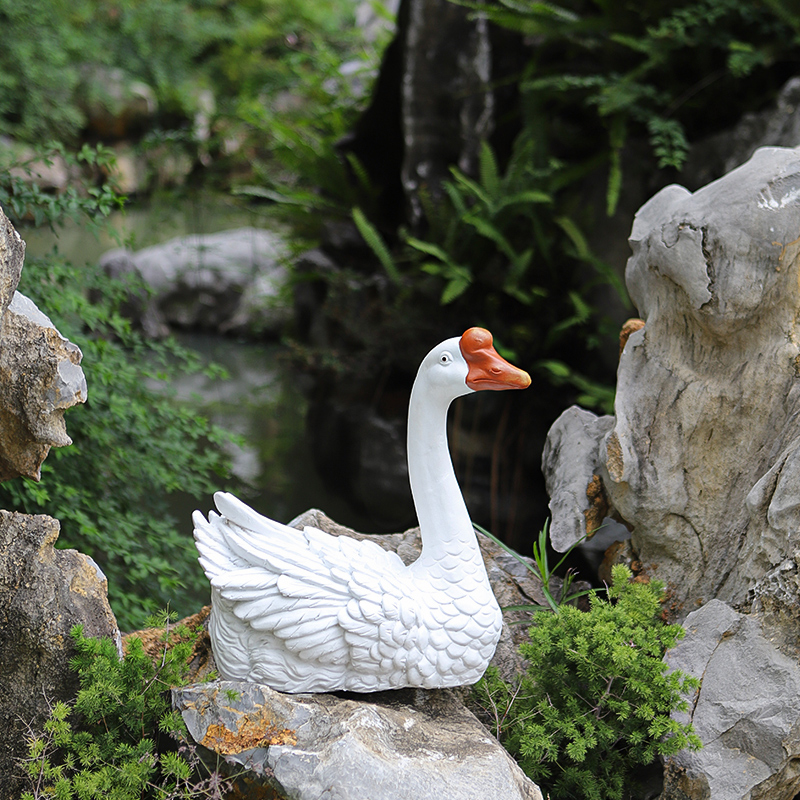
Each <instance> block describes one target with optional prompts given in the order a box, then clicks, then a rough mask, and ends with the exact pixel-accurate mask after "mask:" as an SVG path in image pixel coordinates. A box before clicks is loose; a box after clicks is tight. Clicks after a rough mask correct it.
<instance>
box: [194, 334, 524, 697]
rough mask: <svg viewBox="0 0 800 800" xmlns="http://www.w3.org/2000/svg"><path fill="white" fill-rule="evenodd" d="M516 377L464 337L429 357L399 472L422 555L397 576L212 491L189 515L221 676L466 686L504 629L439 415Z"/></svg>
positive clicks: (299, 685)
mask: <svg viewBox="0 0 800 800" xmlns="http://www.w3.org/2000/svg"><path fill="white" fill-rule="evenodd" d="M530 382H531V379H530V376H529V375H528V373H527V372H524V371H523V370H521V369H517V367H514V366H512V365H511V364H509V363H508V362H507V361H505V360H504V359H503V358H501V357H500V356H499V355H498V354H497V352H496V351H495V349H494V347H493V346H492V335H491V334H490V333H489V331H486V330H484V329H482V328H470V329H469V330H468V331H466V333H464V335H463V336H460V337H455V338H452V339H448V340H447V341H445V342H442V343H441V344H440V345H438V347H435V348H434V349H433V350H431V351H430V353H428V355H427V356H426V357H425V359H424V360H423V362H422V364H421V366H420V368H419V372H418V373H417V377H416V380H415V381H414V387H413V389H412V391H411V401H410V403H409V410H408V471H409V477H410V481H411V491H412V494H413V496H414V504H415V507H416V510H417V516H418V519H419V525H420V532H421V536H422V553H421V554H420V556H419V558H418V559H417V560H416V561H415V562H414V563H413V564H411V565H410V566H405V565H404V564H403V562H402V561H401V560H400V558H399V556H398V555H397V554H396V553H393V552H388V551H386V550H384V549H383V548H381V547H380V546H378V545H377V544H375V543H374V542H371V541H357V540H355V539H351V538H349V537H348V536H332V535H330V534H327V533H323V532H322V531H320V530H317V529H316V528H311V527H306V528H305V529H304V530H302V531H300V530H297V529H295V528H290V527H288V526H286V525H282V524H280V523H278V522H273V521H272V520H271V519H268V518H266V517H263V516H261V515H260V514H258V513H256V512H255V511H253V510H252V509H251V508H249V507H248V506H246V505H245V504H244V503H242V502H241V501H240V500H238V499H237V498H236V497H234V496H233V495H231V494H227V493H223V492H218V493H217V494H216V495H215V496H214V500H215V503H216V506H217V509H218V510H219V514H217V513H215V512H214V511H212V512H210V514H209V516H208V519H207V520H206V519H205V518H204V517H203V515H202V514H201V513H200V512H199V511H195V513H194V515H193V521H194V525H195V532H194V536H195V540H196V543H197V549H198V551H199V553H200V563H201V565H202V567H203V569H204V570H205V573H206V575H207V576H208V578H209V580H210V581H211V589H212V611H211V616H210V621H209V632H210V636H211V645H212V649H213V652H214V657H215V660H216V663H217V667H218V670H219V673H220V675H221V676H222V677H223V678H226V679H228V680H239V681H251V682H256V683H263V684H266V685H268V686H271V687H272V688H274V689H277V690H278V691H282V692H325V691H335V690H345V691H354V692H372V691H379V690H383V689H399V688H401V687H405V686H414V687H422V688H426V689H433V688H440V687H445V686H461V685H464V684H470V683H475V682H476V681H477V680H478V679H479V678H480V677H481V675H482V674H483V673H484V671H485V669H486V667H487V666H488V664H489V661H490V659H491V658H492V656H493V655H494V650H495V647H496V645H497V641H498V639H499V637H500V629H501V624H502V617H501V612H500V608H499V607H498V605H497V601H496V600H495V597H494V594H493V593H492V589H491V587H490V585H489V579H488V577H487V575H486V568H485V566H484V563H483V558H482V556H481V552H480V548H479V547H478V542H477V539H476V537H475V531H474V529H473V527H472V523H471V522H470V518H469V515H468V513H467V508H466V506H465V504H464V500H463V498H462V496H461V491H460V489H459V486H458V482H457V481H456V477H455V473H454V472H453V465H452V462H451V460H450V453H449V450H448V445H447V409H448V407H449V406H450V403H451V402H452V401H453V400H454V399H455V398H456V397H459V396H461V395H466V394H470V393H472V392H473V391H480V390H483V389H524V388H526V387H527V386H529V385H530Z"/></svg>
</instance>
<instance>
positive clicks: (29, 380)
mask: <svg viewBox="0 0 800 800" xmlns="http://www.w3.org/2000/svg"><path fill="white" fill-rule="evenodd" d="M24 257H25V243H24V242H23V241H22V239H21V238H20V236H19V234H18V233H17V232H16V231H15V230H14V228H13V226H12V225H11V223H10V222H9V221H8V219H7V218H6V216H5V215H4V214H3V212H2V209H0V480H8V479H10V478H15V477H18V476H20V475H24V476H26V477H29V478H33V479H34V480H38V479H39V473H40V467H41V465H42V462H43V461H44V459H45V458H46V457H47V454H48V453H49V451H50V448H51V447H64V446H65V445H68V444H71V443H72V440H71V439H70V438H69V436H68V435H67V429H66V425H65V422H64V412H65V410H66V409H67V408H70V407H71V406H74V405H75V404H76V403H83V402H85V401H86V394H87V392H86V378H85V377H84V374H83V370H81V368H80V362H81V358H82V354H81V351H80V349H79V348H78V347H76V346H75V345H74V344H72V343H71V342H69V341H67V340H66V339H65V338H64V337H63V336H61V334H60V333H59V332H58V331H57V330H56V328H55V327H54V325H53V323H52V322H51V321H50V320H49V319H48V318H47V317H46V316H45V315H44V314H43V313H42V312H41V311H39V309H38V308H37V307H36V306H35V305H34V304H33V303H32V302H31V301H30V300H29V299H28V298H27V297H25V296H24V295H21V294H20V293H19V292H17V291H16V287H17V284H18V283H19V278H20V275H21V273H22V262H23V259H24Z"/></svg>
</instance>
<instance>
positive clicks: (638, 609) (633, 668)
mask: <svg viewBox="0 0 800 800" xmlns="http://www.w3.org/2000/svg"><path fill="white" fill-rule="evenodd" d="M662 591H663V586H662V585H661V584H659V583H658V582H656V581H652V582H650V583H640V582H635V581H633V580H632V575H631V572H630V570H629V569H628V568H627V567H626V566H624V565H618V566H616V567H614V570H613V583H612V585H611V587H610V588H609V589H608V597H607V599H604V598H603V597H601V595H600V594H599V593H597V594H593V595H591V596H590V599H589V602H590V610H589V611H586V612H585V611H581V610H579V609H578V608H575V607H573V606H569V605H563V604H562V605H560V606H559V608H558V611H557V613H551V612H550V611H539V612H537V613H536V614H535V615H534V625H533V626H532V627H531V629H530V631H529V636H530V641H529V642H525V643H523V644H522V645H521V647H520V652H521V654H522V655H523V656H524V657H525V658H526V660H527V662H528V664H529V665H530V666H529V667H528V669H527V672H526V673H525V674H524V675H523V676H522V677H521V678H520V680H519V681H518V682H517V683H516V684H515V685H509V684H507V683H506V682H505V681H503V680H502V679H501V678H500V677H499V675H498V673H497V671H496V670H489V671H487V674H486V675H485V676H484V678H483V679H482V680H481V681H480V683H479V684H478V685H477V686H476V690H475V696H476V700H477V702H478V703H479V705H480V706H481V707H482V709H483V710H484V712H485V713H486V714H488V715H489V716H490V717H491V719H492V720H493V723H494V727H495V733H496V734H497V736H498V738H499V739H500V740H501V741H502V742H503V744H504V745H505V746H506V748H507V749H508V750H509V752H511V754H512V755H514V757H515V758H516V759H517V760H518V761H519V764H520V766H521V767H522V768H523V770H525V772H526V773H527V774H528V775H529V776H530V777H531V778H532V779H533V780H535V781H537V782H539V783H540V784H541V785H542V786H543V787H544V788H546V790H547V791H548V792H549V793H550V797H551V798H553V800H560V799H561V798H564V799H571V798H581V800H622V798H623V797H624V791H625V789H626V788H629V787H630V785H631V782H632V780H633V774H634V770H635V769H636V768H637V767H638V766H642V765H647V764H650V763H652V762H653V761H654V760H655V759H656V758H658V757H659V756H664V755H671V754H674V753H676V752H678V751H679V750H682V749H684V748H687V747H688V748H690V749H692V750H696V749H698V748H699V747H700V746H701V743H700V740H699V738H698V737H697V735H696V734H695V733H694V730H693V728H692V726H691V724H683V723H680V722H678V721H677V720H675V719H673V718H672V717H671V716H670V715H671V713H672V712H673V711H675V710H686V708H687V703H686V700H685V697H684V696H685V695H686V694H687V693H688V692H690V691H691V690H693V689H695V688H696V687H697V686H698V683H699V682H698V681H697V680H696V679H695V678H693V677H691V676H687V675H685V674H684V673H682V672H680V671H679V670H672V671H668V667H667V665H666V664H665V663H664V661H663V656H664V653H665V652H666V651H667V650H668V649H669V648H670V647H672V646H674V645H675V643H676V642H677V641H678V640H679V639H680V638H682V636H683V635H684V630H683V628H681V626H680V625H667V624H664V622H663V621H662V620H661V618H660V612H661V606H660V602H659V601H660V597H661V594H662Z"/></svg>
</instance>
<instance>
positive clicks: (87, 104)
mask: <svg viewBox="0 0 800 800" xmlns="http://www.w3.org/2000/svg"><path fill="white" fill-rule="evenodd" d="M77 97H78V99H79V100H80V105H81V111H82V112H83V114H84V116H85V117H86V124H87V128H88V130H89V131H91V132H92V133H93V134H95V135H97V136H98V137H99V138H100V139H102V140H103V141H114V140H119V139H124V138H130V137H135V136H137V135H140V134H142V133H143V132H145V131H146V130H149V129H150V127H152V124H153V121H154V119H155V114H156V112H157V110H158V103H157V101H156V95H155V92H154V91H153V89H152V88H151V87H150V86H148V85H147V84H146V83H143V82H142V81H139V80H136V79H135V78H133V77H132V76H130V75H129V74H127V73H126V72H125V70H122V69H119V68H117V67H106V66H104V65H102V64H86V65H84V67H83V68H82V70H81V86H80V91H79V92H78V94H77Z"/></svg>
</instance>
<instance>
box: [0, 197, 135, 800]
mask: <svg viewBox="0 0 800 800" xmlns="http://www.w3.org/2000/svg"><path fill="white" fill-rule="evenodd" d="M24 257H25V244H24V242H23V241H22V239H21V238H20V236H19V234H18V233H17V232H16V231H15V230H14V228H13V226H12V225H11V223H10V222H9V221H8V219H7V218H6V216H5V215H4V214H3V211H2V209H0V480H8V479H10V478H14V477H17V476H20V475H24V476H27V477H29V478H33V479H34V480H38V478H39V472H40V467H41V464H42V462H43V461H44V459H45V458H46V456H47V454H48V452H49V450H50V447H52V446H56V447H63V446H65V445H68V444H70V443H71V440H70V438H69V436H68V435H67V431H66V426H65V423H64V411H65V410H66V409H67V408H69V407H70V406H73V405H75V404H76V403H82V402H84V401H85V400H86V379H85V377H84V375H83V371H82V370H81V367H80V361H81V352H80V350H79V349H78V348H77V347H76V346H75V345H73V344H72V343H71V342H69V341H67V340H66V339H64V337H63V336H61V334H59V332H58V331H57V330H56V329H55V327H54V326H53V324H52V322H50V320H49V319H48V318H47V317H46V316H45V315H44V314H43V313H42V312H41V311H39V309H38V308H36V306H35V305H34V304H33V303H32V302H31V301H30V300H29V299H28V298H26V297H24V296H23V295H21V294H19V292H17V291H16V288H17V284H18V283H19V279H20V275H21V273H22V264H23V259H24ZM58 533H59V523H58V521H57V520H55V519H52V518H51V517H47V516H30V515H27V514H17V513H11V512H9V511H0V727H2V730H3V747H2V748H0V800H16V799H17V798H18V797H19V795H20V792H21V791H22V789H23V788H24V780H23V778H22V775H21V773H20V769H19V763H18V761H19V759H20V758H24V757H25V756H26V755H27V739H28V736H29V734H30V733H31V732H32V731H35V730H37V728H38V727H39V726H40V725H41V724H42V723H43V721H44V720H45V719H46V718H47V716H48V713H49V709H50V707H51V705H52V703H54V702H56V701H58V700H70V699H71V698H73V697H74V695H75V692H76V691H77V689H78V682H77V678H76V676H75V674H74V673H73V672H72V670H70V668H69V660H70V658H71V657H72V655H73V650H72V641H71V639H70V630H71V629H72V627H73V626H74V625H82V626H83V629H84V633H85V634H86V635H89V636H111V637H114V636H116V637H118V636H119V632H118V630H117V624H116V620H115V619H114V614H113V612H112V611H111V608H110V606H109V604H108V598H107V595H106V589H107V584H106V580H105V577H104V576H103V573H102V572H101V571H100V569H99V568H98V566H97V565H96V564H95V563H94V561H92V559H90V558H89V557H88V556H85V555H83V554H81V553H78V552H76V551H74V550H55V549H54V547H53V545H54V544H55V542H56V540H57V538H58Z"/></svg>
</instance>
